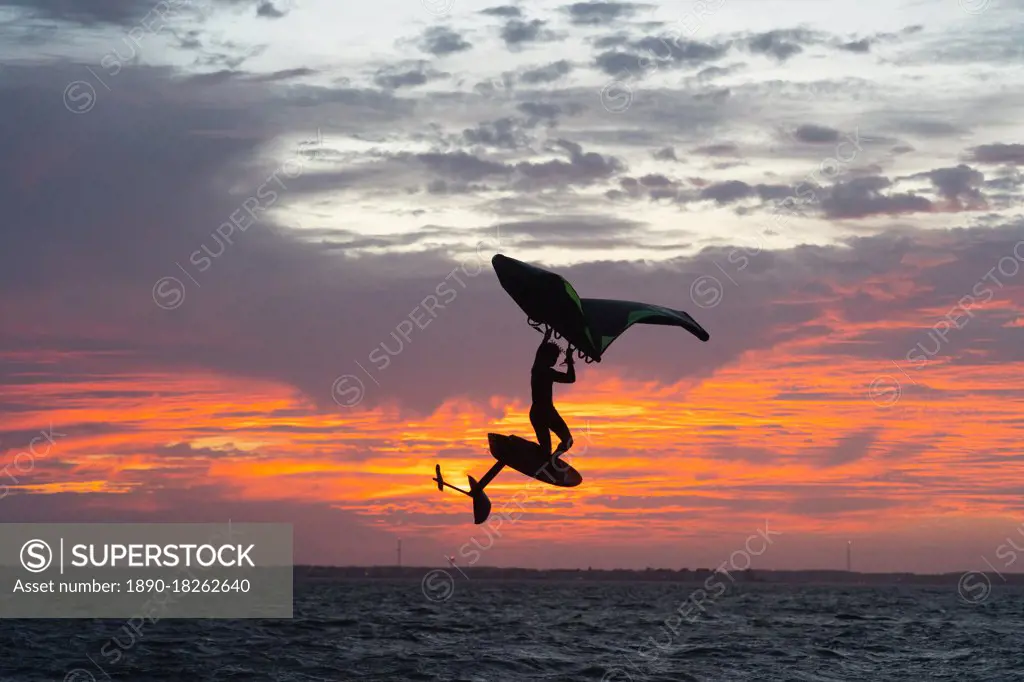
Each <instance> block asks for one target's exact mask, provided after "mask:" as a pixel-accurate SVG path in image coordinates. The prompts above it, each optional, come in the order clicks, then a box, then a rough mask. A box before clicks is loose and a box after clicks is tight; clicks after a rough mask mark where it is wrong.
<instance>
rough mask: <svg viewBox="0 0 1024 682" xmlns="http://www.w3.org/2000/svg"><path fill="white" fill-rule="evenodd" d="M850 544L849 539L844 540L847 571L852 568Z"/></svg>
mask: <svg viewBox="0 0 1024 682" xmlns="http://www.w3.org/2000/svg"><path fill="white" fill-rule="evenodd" d="M851 544H852V543H851V542H850V541H849V540H847V541H846V570H847V572H850V571H852V570H853V559H852V558H851V550H850V547H851Z"/></svg>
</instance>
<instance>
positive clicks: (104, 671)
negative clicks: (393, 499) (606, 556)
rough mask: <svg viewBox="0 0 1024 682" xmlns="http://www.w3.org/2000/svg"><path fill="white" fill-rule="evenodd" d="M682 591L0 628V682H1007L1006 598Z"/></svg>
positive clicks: (598, 587)
mask: <svg viewBox="0 0 1024 682" xmlns="http://www.w3.org/2000/svg"><path fill="white" fill-rule="evenodd" d="M697 587H698V586H697V585H687V584H678V583H676V584H665V583H592V582H576V583H567V582H562V583H543V582H500V581H482V580H481V581H467V580H465V579H461V578H460V579H459V581H458V583H457V588H456V589H455V591H454V592H453V593H451V594H450V596H448V593H447V592H445V593H444V594H439V593H437V592H436V590H435V591H434V592H431V590H425V589H424V588H423V585H421V583H420V582H409V581H365V582H333V583H322V584H302V583H297V584H296V586H295V595H296V596H295V600H296V602H295V619H294V620H291V621H187V620H160V621H157V622H142V624H141V625H137V628H138V629H139V630H140V631H141V634H139V633H136V632H133V631H132V630H131V628H130V627H127V626H126V624H125V622H124V621H112V620H105V621H98V620H97V621H88V620H65V621H30V620H19V621H10V620H8V621H0V679H3V680H5V681H6V680H18V681H25V682H29V681H33V680H54V681H61V680H66V682H92V680H98V681H100V682H103V681H104V680H108V679H113V680H180V681H182V682H193V681H195V682H204V681H213V680H278V681H282V682H283V681H295V682H304V681H307V680H332V681H334V680H380V681H381V682H390V681H400V680H422V681H424V682H426V681H430V680H438V681H440V680H452V681H454V680H465V681H466V682H470V681H473V682H485V681H486V682H506V681H508V682H515V681H516V680H581V681H582V680H594V681H595V682H597V681H600V680H605V681H606V682H629V681H630V680H635V681H637V682H639V680H647V681H648V682H676V681H687V680H700V681H705V680H707V681H712V680H714V681H718V680H723V681H729V682H732V681H738V680H757V681H775V680H786V681H789V680H796V681H803V680H806V681H820V682H830V681H838V680H842V681H843V682H846V681H854V682H863V681H868V680H893V681H897V680H898V681H899V682H930V681H932V680H958V681H961V682H962V681H969V680H978V681H979V682H980V681H984V682H1001V681H1003V680H1024V592H1021V591H1020V590H1014V589H1008V588H1007V589H1003V590H996V591H994V592H993V593H992V594H991V595H990V598H988V599H987V600H986V601H984V602H983V603H981V604H977V605H971V604H966V603H964V602H963V601H962V600H961V599H960V598H959V597H958V595H957V592H956V590H955V589H948V588H927V587H892V588H874V587H836V588H827V587H799V586H788V585H745V586H741V587H737V588H734V589H733V591H731V592H730V593H728V594H725V595H722V596H721V597H718V598H717V599H715V598H711V599H708V600H706V601H705V607H706V609H707V610H706V612H704V613H702V612H701V611H700V609H695V608H692V604H691V608H689V609H687V608H684V610H683V612H684V613H685V614H686V615H687V619H680V618H678V617H677V618H675V619H672V620H669V619H670V618H672V616H673V614H677V616H678V611H677V610H678V609H679V607H680V606H682V605H683V604H684V603H686V601H687V599H688V597H689V596H690V595H691V594H692V593H693V591H694V590H695V589H697ZM425 593H426V595H425ZM428 596H429V597H431V598H432V599H433V600H432V599H431V598H428ZM445 596H447V597H448V598H447V599H443V600H442V599H441V598H442V597H445ZM690 620H692V622H690ZM666 621H669V626H666ZM673 630H675V632H673ZM115 638H116V639H115ZM638 650H642V651H645V652H647V653H646V655H643V654H641V653H638Z"/></svg>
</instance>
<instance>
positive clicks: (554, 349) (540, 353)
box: [534, 341, 562, 367]
mask: <svg viewBox="0 0 1024 682" xmlns="http://www.w3.org/2000/svg"><path fill="white" fill-rule="evenodd" d="M561 353H562V349H561V348H559V347H558V344H557V343H555V342H553V341H547V342H545V343H542V344H540V348H538V349H537V357H536V359H535V360H534V364H535V365H539V366H541V367H552V366H553V365H554V364H555V361H556V360H558V356H559V355H560V354H561Z"/></svg>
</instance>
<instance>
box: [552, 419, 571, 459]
mask: <svg viewBox="0 0 1024 682" xmlns="http://www.w3.org/2000/svg"><path fill="white" fill-rule="evenodd" d="M553 412H554V414H552V415H551V430H552V431H554V432H555V435H556V436H558V438H559V440H560V441H561V442H559V443H558V447H557V448H555V452H558V453H563V452H567V451H568V450H569V448H571V447H572V433H571V432H570V431H569V426H568V425H567V424H566V423H565V420H564V419H562V415H560V414H558V411H557V410H554V411H553Z"/></svg>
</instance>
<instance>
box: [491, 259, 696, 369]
mask: <svg viewBox="0 0 1024 682" xmlns="http://www.w3.org/2000/svg"><path fill="white" fill-rule="evenodd" d="M491 264H492V265H493V266H494V272H495V273H496V274H497V275H498V281H499V282H501V286H502V288H504V289H505V291H506V292H508V295H509V296H511V297H512V300H514V301H515V302H516V304H518V305H519V307H520V308H522V310H523V312H525V313H526V316H527V319H528V320H529V322H530V324H531V325H532V326H534V327H536V328H538V329H539V328H540V327H541V326H542V325H544V326H547V327H549V328H550V329H552V330H553V331H554V333H555V335H556V338H560V337H565V339H566V341H568V342H569V343H570V344H572V345H573V346H574V347H575V348H576V349H577V350H578V351H579V355H580V357H583V358H586V359H587V361H588V362H601V355H602V354H603V353H604V351H605V350H606V349H607V348H608V346H610V345H611V344H612V342H613V341H614V340H615V339H617V338H619V337H620V336H622V334H623V333H624V332H625V331H626V330H627V329H629V328H630V327H632V326H633V325H634V324H637V323H641V324H660V325H669V326H674V327H682V328H683V329H686V330H687V331H689V332H690V333H691V334H693V335H694V336H696V337H697V338H698V339H700V340H701V341H707V340H708V339H709V338H710V337H709V335H708V333H707V332H706V331H704V328H703V327H701V326H700V325H699V324H697V322H696V320H694V319H693V318H692V317H690V316H689V315H688V314H686V313H685V312H683V311H681V310H672V309H671V308H663V307H662V306H658V305H652V304H649V303H636V302H633V301H615V300H606V299H596V298H583V299H581V298H580V297H579V295H578V294H577V293H576V290H575V289H574V288H573V286H572V285H571V284H570V283H569V282H568V281H566V280H565V278H564V277H562V276H560V275H557V274H555V273H553V272H551V271H550V270H545V269H543V268H538V267H537V266H535V265H530V264H529V263H523V262H522V261H518V260H516V259H514V258H509V257H508V256H504V255H502V254H500V253H499V254H497V255H495V256H494V258H492V259H491Z"/></svg>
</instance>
